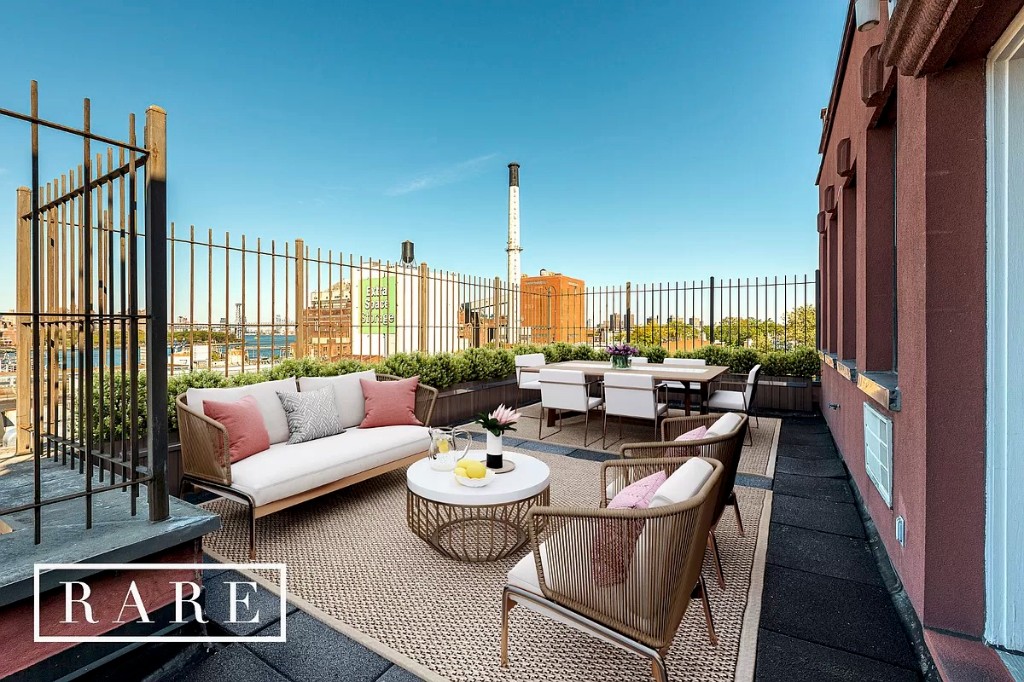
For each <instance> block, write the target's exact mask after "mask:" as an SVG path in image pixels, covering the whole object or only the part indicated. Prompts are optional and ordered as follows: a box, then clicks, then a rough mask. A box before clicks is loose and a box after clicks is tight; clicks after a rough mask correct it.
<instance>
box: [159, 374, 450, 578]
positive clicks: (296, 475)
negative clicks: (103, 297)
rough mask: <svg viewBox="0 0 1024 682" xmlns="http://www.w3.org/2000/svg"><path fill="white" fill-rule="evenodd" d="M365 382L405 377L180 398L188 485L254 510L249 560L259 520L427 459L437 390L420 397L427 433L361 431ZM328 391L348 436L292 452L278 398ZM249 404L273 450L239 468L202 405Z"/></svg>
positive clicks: (306, 380)
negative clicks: (208, 402)
mask: <svg viewBox="0 0 1024 682" xmlns="http://www.w3.org/2000/svg"><path fill="white" fill-rule="evenodd" d="M360 379H376V380H378V381H395V380H398V379H399V377H394V376H391V375H387V374H375V373H374V372H373V371H372V370H371V371H366V372H355V373H352V374H344V375H341V376H336V377H303V378H300V379H298V380H297V381H296V380H295V379H293V378H289V379H282V380H280V381H267V382H263V383H258V384H252V385H249V386H239V387H234V388H190V389H188V391H187V392H186V393H184V394H182V395H179V396H178V397H177V399H176V404H177V411H178V428H179V433H180V436H181V454H182V470H183V474H182V480H183V481H186V482H188V483H190V484H191V485H193V486H195V487H197V488H201V489H203V490H207V491H209V492H212V493H215V494H217V495H220V496H221V497H224V498H227V499H230V500H233V501H235V502H239V503H241V504H244V505H246V506H247V507H248V510H249V556H250V558H252V559H255V558H256V519H258V518H260V517H263V516H266V515H268V514H272V513H274V512H276V511H279V510H281V509H286V508H288V507H291V506H293V505H296V504H299V503H301V502H305V501H307V500H311V499H313V498H315V497H319V496H320V495H326V494H327V493H331V492H334V491H335V490H340V489H341V488H344V487H346V486H350V485H352V484H354V483H358V482H360V481H364V480H366V479H369V478H373V477H374V476H379V475H380V474H383V473H387V472H389V471H393V470H395V469H399V468H401V467H404V466H407V465H409V464H412V463H413V462H415V461H416V460H417V459H419V458H421V457H423V456H425V455H426V454H427V451H428V449H429V447H430V435H429V432H428V428H427V427H428V425H429V424H430V416H431V413H432V412H433V410H434V400H435V399H436V398H437V390H436V389H434V388H431V387H430V386H425V385H423V384H420V385H419V387H418V389H417V391H416V417H417V419H419V420H420V421H421V422H423V426H408V425H404V426H380V427H376V428H370V429H361V428H359V424H360V423H361V422H362V421H363V417H364V415H365V410H364V401H363V392H362V388H361V386H360V383H359V380H360ZM326 386H331V387H333V388H334V392H335V401H336V403H337V407H338V413H339V414H340V415H341V420H342V425H343V426H344V427H345V432H344V433H339V434H338V435H335V436H328V437H327V438H319V439H317V440H311V441H307V442H305V443H296V444H289V443H288V436H289V432H288V421H287V417H286V416H285V412H284V408H283V407H282V406H281V400H280V398H278V396H277V393H278V392H294V391H302V390H307V391H308V390H316V389H321V388H324V387H326ZM245 396H252V397H253V398H254V399H255V400H256V402H257V404H258V405H259V409H260V413H261V414H262V415H263V419H264V423H265V424H266V427H267V433H268V435H269V436H270V448H269V449H268V450H264V451H263V452H259V453H257V454H255V455H251V456H249V457H247V458H245V459H243V460H240V461H238V462H235V463H234V464H232V463H231V458H230V455H229V451H228V438H227V429H225V428H224V426H223V425H221V424H220V423H218V422H216V421H214V420H213V419H210V418H209V417H207V416H206V415H205V414H204V413H203V401H204V400H219V401H225V402H231V401H235V400H240V399H241V398H243V397H245Z"/></svg>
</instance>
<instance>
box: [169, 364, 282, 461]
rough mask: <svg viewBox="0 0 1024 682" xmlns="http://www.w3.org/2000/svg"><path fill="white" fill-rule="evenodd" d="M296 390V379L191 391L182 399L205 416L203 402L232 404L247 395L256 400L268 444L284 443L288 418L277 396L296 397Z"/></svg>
mask: <svg viewBox="0 0 1024 682" xmlns="http://www.w3.org/2000/svg"><path fill="white" fill-rule="evenodd" d="M297 390H298V387H297V386H296V384H295V379H293V378H290V377H289V378H288V379H281V380H279V381H264V382H262V383H259V384H250V385H249V386H237V387H233V388H190V389H188V391H186V392H185V399H186V400H187V401H188V406H189V407H191V408H192V409H193V410H196V411H198V412H202V413H203V414H206V412H205V410H203V401H205V400H218V401H220V402H228V403H230V402H234V401H236V400H240V399H242V398H244V397H245V396H247V395H251V396H252V397H253V398H255V399H256V404H257V405H258V406H259V408H260V414H262V415H263V423H264V425H265V426H266V427H267V435H268V436H270V444H271V445H273V444H274V443H284V442H285V441H286V440H288V437H289V436H290V435H291V433H290V432H289V431H288V417H287V416H285V413H284V407H282V406H281V399H280V398H278V397H277V394H278V393H295V392H296V391H297Z"/></svg>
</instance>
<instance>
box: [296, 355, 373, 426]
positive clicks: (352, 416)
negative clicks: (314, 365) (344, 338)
mask: <svg viewBox="0 0 1024 682" xmlns="http://www.w3.org/2000/svg"><path fill="white" fill-rule="evenodd" d="M360 379H366V380H367V381H376V380H377V373H376V372H374V371H373V370H372V369H368V370H366V371H364V372H353V373H351V374H342V375H340V376H336V377H302V378H300V379H299V390H300V391H317V390H319V389H321V388H326V387H328V386H330V387H331V388H332V389H334V401H335V405H336V406H337V408H338V417H339V418H340V419H341V427H342V428H344V429H349V428H352V427H353V426H359V425H360V424H361V423H362V422H363V417H365V416H366V404H365V402H364V400H363V388H362V386H360V385H359V380H360Z"/></svg>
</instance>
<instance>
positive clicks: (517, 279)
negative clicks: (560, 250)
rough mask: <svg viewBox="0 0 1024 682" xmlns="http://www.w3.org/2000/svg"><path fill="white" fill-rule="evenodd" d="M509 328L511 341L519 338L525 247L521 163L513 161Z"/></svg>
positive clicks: (509, 216) (509, 232) (510, 172)
mask: <svg viewBox="0 0 1024 682" xmlns="http://www.w3.org/2000/svg"><path fill="white" fill-rule="evenodd" d="M505 251H506V252H507V253H508V286H509V305H508V329H509V334H508V337H509V339H508V340H509V341H510V342H512V343H515V342H516V341H518V340H519V285H520V283H521V281H522V274H523V271H522V263H521V262H520V258H521V256H520V254H521V253H522V251H523V247H522V246H520V243H519V164H518V163H516V162H515V161H513V162H512V163H510V164H509V165H508V247H507V248H506V249H505Z"/></svg>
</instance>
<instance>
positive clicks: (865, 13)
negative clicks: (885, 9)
mask: <svg viewBox="0 0 1024 682" xmlns="http://www.w3.org/2000/svg"><path fill="white" fill-rule="evenodd" d="M878 3H879V0H856V4H855V5H854V11H855V13H856V15H857V30H858V31H870V30H871V29H873V28H874V27H875V26H878V22H879V21H880V19H881V18H880V16H879V14H880V12H879V6H878Z"/></svg>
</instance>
